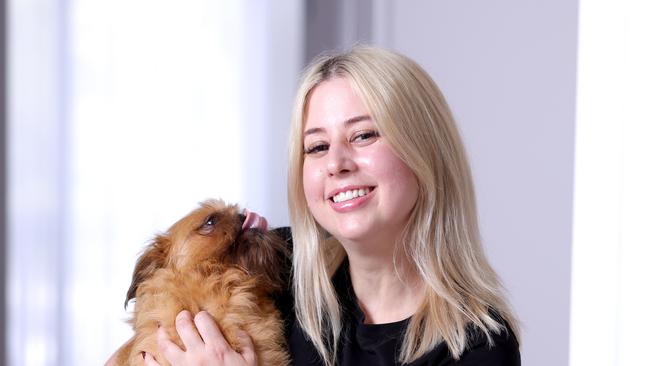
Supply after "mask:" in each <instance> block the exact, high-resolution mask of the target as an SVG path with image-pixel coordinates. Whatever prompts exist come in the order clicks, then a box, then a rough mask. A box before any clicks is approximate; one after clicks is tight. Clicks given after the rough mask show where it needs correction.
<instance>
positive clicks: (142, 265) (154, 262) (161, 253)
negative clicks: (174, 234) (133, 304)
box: [124, 235, 171, 308]
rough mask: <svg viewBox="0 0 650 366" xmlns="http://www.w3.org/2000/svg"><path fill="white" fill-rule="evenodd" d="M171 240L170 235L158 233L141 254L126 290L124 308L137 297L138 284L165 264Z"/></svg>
mask: <svg viewBox="0 0 650 366" xmlns="http://www.w3.org/2000/svg"><path fill="white" fill-rule="evenodd" d="M170 245H171V240H170V239H169V237H168V236H165V235H158V236H156V239H155V240H154V242H153V243H151V244H150V245H149V246H148V247H147V249H145V251H144V252H143V253H142V255H140V258H138V261H137V263H136V265H135V269H134V270H133V278H132V279H131V286H130V287H129V290H128V291H127V292H126V300H124V308H126V307H127V305H128V303H129V301H130V300H131V299H133V298H135V294H136V291H137V290H138V286H140V284H141V283H142V282H144V281H146V280H147V279H148V278H149V277H151V275H153V273H154V272H155V271H156V270H157V269H158V268H162V267H163V266H164V265H165V261H166V260H167V255H168V254H169V247H170Z"/></svg>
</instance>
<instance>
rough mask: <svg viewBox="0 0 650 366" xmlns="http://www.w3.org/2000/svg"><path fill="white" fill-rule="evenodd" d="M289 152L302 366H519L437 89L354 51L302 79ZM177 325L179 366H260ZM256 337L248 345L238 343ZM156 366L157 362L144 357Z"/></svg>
mask: <svg viewBox="0 0 650 366" xmlns="http://www.w3.org/2000/svg"><path fill="white" fill-rule="evenodd" d="M294 108H295V109H294V112H293V118H292V125H291V135H290V136H291V137H290V143H291V146H290V153H289V160H290V166H289V206H290V210H291V225H292V226H291V227H292V236H293V243H294V246H293V294H294V296H295V302H294V304H295V311H292V310H293V309H284V310H285V312H286V313H287V315H286V316H287V318H288V321H289V335H288V339H289V346H290V353H291V355H292V358H293V361H294V364H296V365H327V366H333V365H335V364H336V365H394V364H409V365H448V364H454V365H479V364H480V365H519V364H520V361H519V350H518V348H519V346H518V343H517V338H516V336H517V321H516V319H515V317H514V315H513V313H512V311H511V310H510V308H509V306H508V305H507V302H506V301H505V297H504V295H503V292H502V289H501V285H500V283H499V280H498V278H497V275H496V274H495V272H494V271H493V269H492V268H491V267H490V265H489V264H488V262H487V259H486V257H485V255H484V253H483V249H482V247H481V244H480V240H479V232H478V223H477V214H476V207H475V197H474V191H473V185H472V180H471V173H470V169H469V166H468V162H467V158H466V155H465V151H464V149H463V145H462V142H461V139H460V136H459V133H458V130H457V127H456V126H455V123H454V121H453V118H452V115H451V112H450V110H449V108H448V106H447V104H446V102H445V100H444V97H443V96H442V94H441V92H440V91H439V90H438V88H437V87H436V85H435V84H434V82H433V81H432V80H431V78H430V77H429V76H428V75H427V73H426V72H425V71H424V70H422V69H421V68H420V67H419V66H418V65H417V64H416V63H415V62H413V61H411V60H410V59H408V58H406V57H404V56H401V55H398V54H396V53H393V52H390V51H386V50H382V49H377V48H371V47H357V48H354V49H353V50H352V51H350V52H348V53H343V54H338V55H329V56H323V57H321V58H319V59H317V60H315V61H314V62H313V63H312V64H311V65H310V66H309V67H308V69H307V70H306V72H305V74H304V76H303V79H302V83H301V85H300V88H299V90H298V93H297V98H296V102H295V106H294ZM194 322H195V324H196V328H197V329H198V333H197V332H196V331H195V330H194V328H193V325H192V318H191V316H189V314H187V313H181V314H180V315H179V321H178V322H177V328H178V331H179V334H180V335H181V337H182V338H183V341H184V342H185V344H186V345H188V343H190V344H191V346H188V351H187V352H182V351H181V349H180V348H178V347H177V346H175V345H174V344H172V343H171V342H169V340H168V338H167V336H166V334H164V332H161V333H160V335H159V336H160V337H159V343H160V345H161V348H162V349H163V354H164V355H165V356H166V357H167V358H168V359H169V360H170V361H171V363H172V364H174V365H190V364H192V365H194V364H206V365H208V364H210V365H213V364H214V365H222V364H225V365H237V364H241V365H254V364H255V359H254V357H253V354H254V353H253V351H252V345H250V342H248V344H249V346H248V347H245V348H244V351H243V352H242V353H241V354H240V353H236V352H234V351H232V350H231V349H230V347H229V346H228V345H227V343H226V342H225V341H224V340H223V337H222V336H221V335H220V333H219V330H218V327H217V326H216V324H215V323H214V321H213V320H212V319H211V318H210V317H209V316H206V314H204V313H200V314H199V315H197V316H196V317H195V318H194ZM242 337H244V339H247V338H246V336H245V335H242ZM145 358H146V362H145V364H147V365H157V363H156V362H155V361H154V360H152V359H151V357H150V356H148V355H147V356H146V357H145Z"/></svg>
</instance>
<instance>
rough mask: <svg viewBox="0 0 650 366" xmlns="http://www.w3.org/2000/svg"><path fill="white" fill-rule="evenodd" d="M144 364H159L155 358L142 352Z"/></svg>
mask: <svg viewBox="0 0 650 366" xmlns="http://www.w3.org/2000/svg"><path fill="white" fill-rule="evenodd" d="M144 366H160V364H159V363H158V362H156V359H155V358H153V356H152V355H151V354H149V353H146V352H145V353H144Z"/></svg>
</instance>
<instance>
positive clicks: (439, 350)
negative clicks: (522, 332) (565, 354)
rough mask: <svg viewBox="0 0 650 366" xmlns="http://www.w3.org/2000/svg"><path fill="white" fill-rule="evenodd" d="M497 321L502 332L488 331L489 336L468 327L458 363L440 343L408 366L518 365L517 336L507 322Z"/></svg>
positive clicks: (519, 362) (443, 344)
mask: <svg viewBox="0 0 650 366" xmlns="http://www.w3.org/2000/svg"><path fill="white" fill-rule="evenodd" d="M499 321H500V323H501V325H502V326H503V327H502V329H501V330H499V331H493V332H490V333H489V337H488V335H487V334H486V333H485V332H484V331H483V330H481V329H480V328H478V327H476V326H469V327H468V328H467V338H468V341H467V344H466V346H465V350H464V351H463V353H462V354H461V355H460V358H459V359H458V360H455V359H454V358H453V357H452V356H451V352H450V351H449V348H448V347H447V344H446V343H445V342H442V343H440V344H438V346H436V347H435V348H434V349H433V350H432V351H431V352H429V353H428V354H426V355H425V356H423V357H422V358H420V359H418V360H416V361H415V362H413V363H412V364H411V365H412V366H432V365H455V366H479V365H480V366H521V357H520V355H519V342H518V341H517V337H516V335H515V333H514V332H513V331H512V329H511V328H510V326H509V325H508V323H507V322H505V321H504V320H503V319H501V318H499Z"/></svg>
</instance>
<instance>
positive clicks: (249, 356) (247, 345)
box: [237, 330, 257, 365]
mask: <svg viewBox="0 0 650 366" xmlns="http://www.w3.org/2000/svg"><path fill="white" fill-rule="evenodd" d="M237 338H239V344H240V345H241V356H242V357H243V358H244V361H246V363H247V364H249V365H256V364H257V362H256V361H257V357H256V356H255V348H254V346H253V340H252V339H251V337H250V336H249V335H248V333H246V332H244V331H243V330H239V332H238V333H237Z"/></svg>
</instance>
